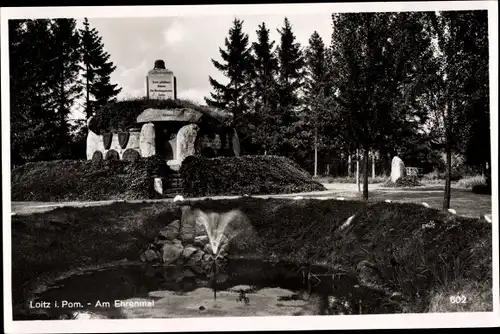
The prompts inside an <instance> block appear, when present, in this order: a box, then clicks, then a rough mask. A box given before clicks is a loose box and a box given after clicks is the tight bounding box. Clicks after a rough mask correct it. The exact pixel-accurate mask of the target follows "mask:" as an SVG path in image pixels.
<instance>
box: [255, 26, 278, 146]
mask: <svg viewBox="0 0 500 334" xmlns="http://www.w3.org/2000/svg"><path fill="white" fill-rule="evenodd" d="M256 32H257V42H254V43H253V44H252V50H253V64H254V71H255V72H254V78H253V84H252V93H253V97H254V98H253V100H254V103H253V105H254V109H255V114H256V117H255V118H256V119H257V120H258V121H257V122H256V123H257V124H252V125H254V127H253V137H254V138H255V139H256V141H257V142H259V144H260V146H261V147H262V148H263V150H264V152H272V151H273V150H275V149H276V146H277V142H276V141H275V140H273V138H272V134H273V133H276V132H277V129H276V122H275V120H276V107H277V105H278V95H277V83H276V75H277V70H278V60H277V59H276V56H275V54H274V52H273V47H274V44H275V42H274V41H271V40H270V38H269V29H267V27H266V25H265V23H264V22H262V24H261V25H259V27H258V29H257V31H256Z"/></svg>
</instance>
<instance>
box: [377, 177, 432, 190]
mask: <svg viewBox="0 0 500 334" xmlns="http://www.w3.org/2000/svg"><path fill="white" fill-rule="evenodd" d="M422 185H423V184H422V183H420V182H419V180H418V177H416V176H403V177H400V178H399V179H397V180H396V182H392V181H391V180H389V181H387V182H386V183H385V184H384V186H385V187H392V188H404V187H420V186H422Z"/></svg>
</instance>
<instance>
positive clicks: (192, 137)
mask: <svg viewBox="0 0 500 334" xmlns="http://www.w3.org/2000/svg"><path fill="white" fill-rule="evenodd" d="M199 130H200V127H199V126H198V125H196V124H188V125H185V126H183V127H182V128H180V129H179V132H177V152H176V155H177V157H176V160H177V161H178V162H179V163H182V161H184V159H186V158H187V157H188V156H190V155H195V153H196V150H195V142H196V136H197V135H198V131H199Z"/></svg>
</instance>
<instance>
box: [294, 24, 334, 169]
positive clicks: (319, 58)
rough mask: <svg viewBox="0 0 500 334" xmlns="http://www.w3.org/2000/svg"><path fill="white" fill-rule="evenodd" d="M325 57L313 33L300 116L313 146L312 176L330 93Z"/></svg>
mask: <svg viewBox="0 0 500 334" xmlns="http://www.w3.org/2000/svg"><path fill="white" fill-rule="evenodd" d="M327 57H328V56H327V50H326V48H325V44H324V42H323V39H322V38H321V36H320V35H319V34H318V32H317V31H315V32H314V33H313V34H312V36H311V38H310V39H309V46H308V47H307V49H306V52H305V64H306V66H305V81H304V102H305V109H304V111H305V113H303V115H302V116H301V123H303V124H304V125H305V129H304V130H305V131H304V133H307V134H310V135H309V136H308V137H309V138H312V142H313V145H314V176H316V175H317V166H318V147H319V142H320V141H321V139H320V137H321V134H322V133H323V132H324V128H323V127H324V125H326V119H325V116H326V112H325V111H326V110H328V105H329V95H330V93H331V92H330V91H331V89H330V86H331V85H330V81H329V72H328V71H329V67H328V58H327ZM311 130H312V131H311ZM311 135H312V136H311ZM310 142H311V140H309V143H310Z"/></svg>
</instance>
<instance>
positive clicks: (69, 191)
mask: <svg viewBox="0 0 500 334" xmlns="http://www.w3.org/2000/svg"><path fill="white" fill-rule="evenodd" d="M169 172H170V168H169V167H168V166H167V164H166V162H165V160H164V159H162V158H161V157H158V156H153V157H150V158H142V159H139V160H137V161H133V162H129V161H122V160H119V161H116V160H104V161H92V160H56V161H46V162H33V163H27V164H25V165H22V166H20V167H17V168H15V169H13V171H12V200H14V201H88V200H91V201H92V200H107V199H146V198H151V197H157V195H156V193H155V191H154V187H153V177H154V176H163V177H165V176H167V175H168V173H169Z"/></svg>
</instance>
